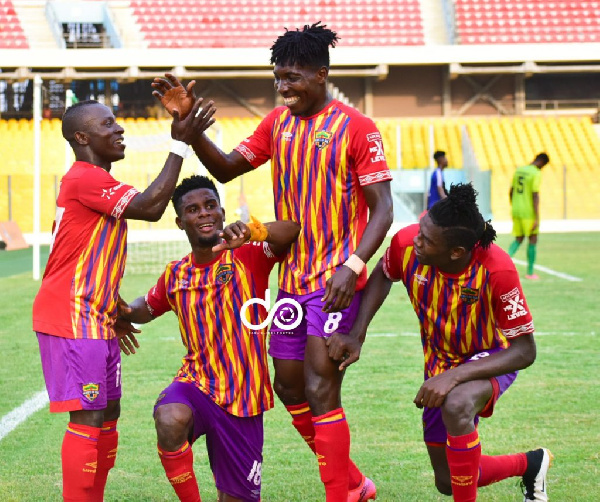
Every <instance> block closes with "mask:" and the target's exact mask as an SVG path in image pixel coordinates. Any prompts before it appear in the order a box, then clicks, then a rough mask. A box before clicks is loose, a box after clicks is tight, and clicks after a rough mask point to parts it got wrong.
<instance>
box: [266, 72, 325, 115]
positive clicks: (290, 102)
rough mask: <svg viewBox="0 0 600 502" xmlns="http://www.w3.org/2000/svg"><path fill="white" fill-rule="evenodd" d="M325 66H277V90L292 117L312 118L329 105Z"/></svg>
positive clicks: (275, 73)
mask: <svg viewBox="0 0 600 502" xmlns="http://www.w3.org/2000/svg"><path fill="white" fill-rule="evenodd" d="M328 73H329V72H328V70H327V68H326V67H325V66H322V67H321V68H318V69H316V68H312V67H308V66H299V65H297V64H294V65H290V66H283V65H275V67H274V68H273V74H274V75H275V90H276V91H277V92H278V93H279V94H280V95H281V96H282V97H283V103H284V104H285V106H287V107H288V108H289V109H290V112H291V114H292V115H296V116H299V117H311V116H312V115H315V114H317V113H319V112H320V111H321V110H322V109H323V108H324V107H325V105H326V104H327V86H326V83H327V74H328Z"/></svg>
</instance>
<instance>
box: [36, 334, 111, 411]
mask: <svg viewBox="0 0 600 502" xmlns="http://www.w3.org/2000/svg"><path fill="white" fill-rule="evenodd" d="M37 338H38V343H39V346H40V356H41V358H42V370H43V372H44V379H45V380H46V389H47V390H48V396H49V397H50V411H51V412H52V413H60V412H64V411H77V410H103V409H105V408H106V404H107V402H108V401H114V400H117V399H121V351H120V348H119V340H118V339H117V338H116V337H115V338H113V339H112V340H90V339H86V338H78V339H72V338H62V337H60V336H52V335H46V334H45V333H37Z"/></svg>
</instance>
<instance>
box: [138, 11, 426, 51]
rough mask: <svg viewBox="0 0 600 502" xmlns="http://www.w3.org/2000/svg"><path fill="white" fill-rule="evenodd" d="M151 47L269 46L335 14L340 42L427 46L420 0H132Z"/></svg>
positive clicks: (347, 43) (349, 43) (333, 22)
mask: <svg viewBox="0 0 600 502" xmlns="http://www.w3.org/2000/svg"><path fill="white" fill-rule="evenodd" d="M131 8H132V11H133V15H134V16H135V17H136V19H137V22H138V24H139V25H140V30H141V32H142V34H143V35H144V38H145V39H146V41H147V42H148V47H150V48H156V47H168V48H177V47H181V48H185V47H188V48H189V47H203V48H208V47H212V48H219V47H269V46H270V45H271V44H272V43H273V41H274V40H275V38H276V37H277V36H278V35H280V34H281V29H282V27H283V26H289V27H290V28H295V27H298V26H302V25H304V24H307V23H311V22H314V20H316V19H323V20H325V19H332V20H334V21H332V22H331V23H327V24H328V25H330V26H331V28H333V29H335V30H339V31H340V32H343V34H344V35H343V37H342V39H341V41H340V46H343V45H347V46H390V45H391V46H396V45H423V44H424V36H423V22H422V16H421V10H420V2H419V0H345V1H343V2H341V1H337V2H336V1H335V0H333V1H331V2H326V1H319V2H305V3H297V2H293V1H291V0H284V1H274V0H219V1H217V0H210V1H207V2H202V3H199V2H196V1H195V0H177V1H176V2H170V1H168V0H150V1H144V0H133V1H132V2H131Z"/></svg>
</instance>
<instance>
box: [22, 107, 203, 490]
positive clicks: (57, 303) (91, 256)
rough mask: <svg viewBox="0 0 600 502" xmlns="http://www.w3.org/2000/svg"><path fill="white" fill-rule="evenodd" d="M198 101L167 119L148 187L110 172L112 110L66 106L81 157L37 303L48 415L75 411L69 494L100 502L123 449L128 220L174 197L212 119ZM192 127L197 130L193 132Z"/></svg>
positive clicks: (67, 446) (119, 132) (151, 214)
mask: <svg viewBox="0 0 600 502" xmlns="http://www.w3.org/2000/svg"><path fill="white" fill-rule="evenodd" d="M201 104H202V99H199V100H198V101H197V102H196V103H195V105H194V107H193V110H192V113H191V114H190V115H189V116H188V117H187V118H186V119H185V120H183V121H180V120H179V117H178V115H177V114H175V118H174V119H173V122H172V125H171V136H172V137H173V139H174V142H173V145H172V149H171V153H170V154H169V156H168V157H167V160H166V162H165V165H164V167H163V169H162V171H161V172H160V173H159V175H158V176H157V177H156V179H155V180H154V181H153V182H152V183H151V184H150V186H149V187H148V188H147V189H146V190H145V191H144V192H142V193H140V192H138V191H137V190H136V189H135V188H133V187H132V186H130V185H127V184H125V183H120V182H118V181H116V180H115V179H114V178H113V177H112V176H111V175H110V169H111V166H112V163H113V162H117V161H119V160H121V159H123V158H124V157H125V145H124V143H123V133H124V129H123V128H122V127H121V126H120V125H119V124H118V123H117V122H116V120H115V117H114V115H113V113H112V111H111V110H110V108H108V107H106V106H104V105H103V104H100V103H98V102H96V101H82V102H80V103H77V104H75V105H73V106H72V107H71V108H69V109H68V110H67V111H66V112H65V114H64V116H63V122H62V133H63V136H64V138H65V139H66V140H67V141H68V142H69V144H70V145H71V148H72V149H73V152H74V153H75V159H76V160H75V163H74V164H73V166H72V167H71V168H70V169H69V171H68V172H67V174H65V176H64V177H63V178H62V180H61V185H60V191H59V194H58V199H57V202H56V203H57V209H56V220H55V222H54V228H53V233H52V244H51V247H50V249H51V251H50V257H49V259H48V264H47V266H46V270H45V273H44V277H43V279H42V284H41V287H40V290H39V292H38V294H37V296H36V298H35V301H34V304H33V329H34V330H35V331H36V332H37V337H38V342H39V346H40V353H41V358H42V369H43V372H44V378H45V380H46V388H47V389H48V395H49V397H50V411H51V412H67V411H68V412H69V416H70V421H69V425H68V427H67V431H66V433H65V436H64V439H63V444H62V455H61V456H62V472H63V497H64V499H65V500H69V501H71V500H73V501H74V500H88V501H90V500H91V501H101V500H102V498H103V493H104V486H105V484H106V478H107V476H108V472H109V470H110V469H111V468H112V467H113V466H114V463H115V458H116V455H117V443H118V434H117V429H116V426H117V419H118V418H119V415H120V397H121V362H120V361H121V359H120V353H119V344H118V341H117V339H116V338H115V326H114V323H115V318H116V305H117V297H118V290H119V286H120V283H121V278H122V276H123V271H124V268H125V258H126V253H127V243H126V239H127V223H126V222H125V219H127V218H131V219H136V220H147V221H157V220H158V219H159V218H160V217H161V216H162V214H163V212H164V210H165V208H166V207H167V204H168V203H169V198H170V196H171V194H172V193H173V189H174V188H175V184H176V183H177V178H178V176H179V172H180V170H181V164H182V162H183V156H184V155H185V151H186V150H188V147H187V144H186V143H189V142H190V139H191V137H193V136H194V134H199V133H200V132H202V131H204V130H205V129H207V128H208V127H209V126H210V125H211V124H212V123H213V122H214V119H213V118H212V115H213V114H214V111H215V109H214V108H213V107H212V102H211V103H210V105H209V106H207V107H206V109H205V111H204V113H200V114H198V116H197V117H196V115H197V113H196V112H197V111H198V110H200V106H201ZM194 131H195V132H194Z"/></svg>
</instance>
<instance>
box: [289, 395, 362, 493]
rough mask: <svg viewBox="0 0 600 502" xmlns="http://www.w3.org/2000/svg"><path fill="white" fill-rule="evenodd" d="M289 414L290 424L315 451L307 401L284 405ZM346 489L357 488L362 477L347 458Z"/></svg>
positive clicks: (312, 427)
mask: <svg viewBox="0 0 600 502" xmlns="http://www.w3.org/2000/svg"><path fill="white" fill-rule="evenodd" d="M285 409H286V410H288V412H289V414H290V415H291V416H292V425H293V426H294V427H295V428H296V430H297V431H298V433H299V434H300V435H301V436H302V439H304V441H306V444H307V445H308V447H309V448H310V449H311V450H312V451H313V453H316V451H315V426H314V425H313V420H312V419H313V415H312V412H311V411H310V407H309V406H308V403H307V402H306V403H302V404H291V405H289V406H286V407H285ZM348 476H349V480H348V489H349V490H353V489H355V488H357V487H358V486H359V485H360V483H361V482H362V479H363V474H362V472H360V470H359V469H358V467H356V464H355V463H354V462H352V459H350V460H349V464H348Z"/></svg>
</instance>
